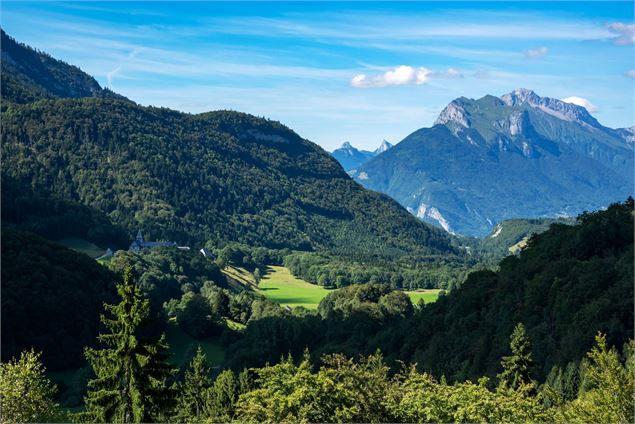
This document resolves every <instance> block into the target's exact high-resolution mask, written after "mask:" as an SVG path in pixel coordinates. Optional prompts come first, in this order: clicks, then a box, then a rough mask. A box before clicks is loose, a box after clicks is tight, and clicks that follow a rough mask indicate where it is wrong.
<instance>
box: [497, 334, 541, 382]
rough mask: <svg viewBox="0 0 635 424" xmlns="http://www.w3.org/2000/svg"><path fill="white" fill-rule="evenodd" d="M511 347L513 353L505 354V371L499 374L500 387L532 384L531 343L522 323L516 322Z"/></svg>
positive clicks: (502, 362) (503, 362) (503, 361)
mask: <svg viewBox="0 0 635 424" xmlns="http://www.w3.org/2000/svg"><path fill="white" fill-rule="evenodd" d="M510 347H511V350H512V354H511V355H510V356H504V357H503V359H502V360H501V365H502V366H503V372H502V373H500V374H499V375H498V381H499V387H501V388H503V389H512V390H518V389H520V388H523V387H529V386H531V385H532V381H531V376H530V375H529V369H530V368H531V366H532V364H533V361H532V359H531V344H530V342H529V338H528V337H527V334H526V333H525V326H524V325H523V324H522V323H518V324H516V327H515V328H514V331H513V332H512V335H511V338H510Z"/></svg>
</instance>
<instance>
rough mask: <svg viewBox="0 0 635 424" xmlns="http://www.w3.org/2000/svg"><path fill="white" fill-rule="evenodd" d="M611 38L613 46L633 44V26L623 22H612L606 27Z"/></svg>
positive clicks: (634, 26) (634, 35)
mask: <svg viewBox="0 0 635 424" xmlns="http://www.w3.org/2000/svg"><path fill="white" fill-rule="evenodd" d="M607 28H608V29H609V31H611V33H612V34H613V36H612V37H611V39H612V40H613V42H614V43H615V44H620V45H625V44H635V24H626V23H624V22H613V23H610V24H608V25H607Z"/></svg>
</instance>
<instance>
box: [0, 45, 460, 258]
mask: <svg viewBox="0 0 635 424" xmlns="http://www.w3.org/2000/svg"><path fill="white" fill-rule="evenodd" d="M2 90H3V104H2V123H1V126H2V152H3V167H2V177H3V178H2V185H3V187H2V192H3V194H4V193H9V192H12V193H22V194H21V196H26V195H27V194H28V196H32V197H37V199H40V200H38V201H37V202H35V203H34V202H33V201H32V200H31V199H23V200H22V201H11V202H7V203H6V204H5V205H6V206H7V207H13V206H14V207H15V208H14V209H15V210H5V209H6V208H3V211H2V212H3V218H4V217H11V220H12V222H18V223H24V222H28V227H29V228H37V226H38V224H39V223H40V222H41V219H40V218H42V217H39V216H36V214H33V213H30V212H29V211H28V210H25V206H26V205H29V204H31V205H33V204H38V205H40V206H41V204H42V202H49V203H54V205H50V206H47V207H46V208H45V209H46V210H48V211H60V208H59V207H58V206H55V205H59V204H69V203H68V202H71V203H70V204H75V205H81V206H83V207H87V208H89V210H88V211H86V213H85V215H86V216H87V219H86V220H84V222H86V223H89V222H100V227H101V228H102V229H103V231H102V230H100V234H102V235H107V234H113V235H116V234H119V233H118V230H116V228H120V229H123V230H124V231H126V232H127V233H128V234H130V235H131V236H132V235H133V234H135V233H136V232H137V230H138V229H141V230H143V233H144V234H145V235H146V237H148V238H149V239H151V240H175V241H178V242H179V243H190V244H193V245H202V244H203V243H208V242H209V243H212V244H214V245H217V244H219V243H226V242H229V241H237V242H242V243H246V244H249V245H252V246H265V247H271V248H280V249H282V248H289V249H298V250H329V251H332V252H341V253H342V254H356V255H363V254H369V255H388V256H393V255H401V254H405V253H408V254H411V253H416V252H419V253H423V254H427V253H434V254H438V253H452V252H455V249H454V247H452V246H451V244H452V241H451V239H450V238H449V237H448V235H447V234H444V233H443V231H441V230H438V229H436V228H433V227H431V226H429V225H427V224H425V223H423V222H421V221H419V220H417V219H416V218H414V217H413V216H412V215H410V214H409V213H408V212H407V211H406V210H405V209H404V208H403V207H401V206H400V205H399V204H398V203H397V202H395V201H394V200H392V199H390V198H389V197H388V196H385V195H383V194H380V193H375V192H372V191H369V190H366V189H364V188H363V187H362V186H360V185H359V184H357V183H355V182H354V181H353V180H352V179H351V178H350V177H349V176H348V175H347V174H346V172H344V170H342V168H341V166H340V165H339V164H338V163H337V161H336V160H335V159H333V157H331V156H330V155H329V154H328V153H327V152H325V151H324V150H322V148H320V147H319V146H318V145H316V144H314V143H312V142H310V141H308V140H305V139H303V138H302V137H300V136H299V135H298V134H296V133H295V132H293V131H292V130H290V129H289V128H287V127H285V126H284V125H282V124H280V123H278V122H274V121H270V120H266V119H262V118H257V117H255V116H252V115H248V114H244V113H238V112H231V111H216V112H209V113H202V114H198V115H192V114H187V113H181V112H177V111H174V110H170V109H166V108H155V107H143V106H140V105H137V104H135V103H134V102H132V101H130V100H128V99H126V98H124V97H122V96H119V95H117V94H115V93H112V92H110V91H108V90H105V89H102V88H101V87H100V86H99V84H98V83H97V82H96V81H95V80H94V78H92V77H90V76H89V75H87V74H85V73H84V72H82V71H81V70H80V69H79V68H77V67H75V66H71V65H69V64H66V63H64V62H61V61H58V60H56V59H54V58H52V57H51V56H49V55H47V54H45V53H42V52H39V51H36V50H33V49H32V48H30V47H28V46H26V45H24V44H20V43H17V42H15V41H14V40H13V39H11V38H10V37H9V36H7V35H6V34H5V33H2ZM14 200H15V199H14ZM60 202H62V203H60ZM5 205H3V206H5ZM20 206H21V207H20ZM77 210H84V209H81V208H79V207H78V208H77ZM93 211H94V213H93ZM25 215H28V217H25ZM52 218H53V217H50V216H49V217H46V219H47V222H48V223H50V222H68V219H66V218H67V217H64V218H60V220H57V221H56V220H55V219H52ZM105 219H106V220H110V221H111V222H112V223H113V224H114V225H115V227H112V228H111V227H109V226H108V225H107V223H104V222H103V221H104V220H105ZM46 226H47V227H50V225H48V224H47V225H46ZM58 232H59V231H58ZM85 233H86V234H90V231H88V230H87V231H85ZM60 235H61V234H57V236H60ZM117 237H118V236H117Z"/></svg>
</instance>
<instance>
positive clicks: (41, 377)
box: [0, 350, 63, 424]
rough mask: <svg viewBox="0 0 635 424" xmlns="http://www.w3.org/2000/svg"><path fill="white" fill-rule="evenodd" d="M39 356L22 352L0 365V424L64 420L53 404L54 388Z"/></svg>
mask: <svg viewBox="0 0 635 424" xmlns="http://www.w3.org/2000/svg"><path fill="white" fill-rule="evenodd" d="M40 359H41V354H40V353H36V352H35V351H33V350H31V351H24V352H22V353H21V354H20V358H19V359H15V358H14V359H12V360H10V361H9V362H6V363H2V364H0V423H3V424H4V423H34V422H36V423H41V422H53V421H56V420H59V419H63V417H62V413H61V411H60V410H59V408H58V406H57V404H56V403H55V402H54V401H53V395H54V394H55V392H56V388H55V386H53V385H51V382H50V381H49V379H48V378H47V377H46V375H45V368H44V365H42V362H41V360H40Z"/></svg>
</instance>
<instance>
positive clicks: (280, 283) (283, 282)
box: [258, 266, 331, 309]
mask: <svg viewBox="0 0 635 424" xmlns="http://www.w3.org/2000/svg"><path fill="white" fill-rule="evenodd" d="M258 290H259V291H260V293H262V294H263V295H264V296H266V297H267V298H269V299H271V300H273V301H274V302H277V303H280V304H281V305H283V306H290V307H295V306H304V307H305V308H308V309H316V308H317V306H318V303H320V300H322V299H323V298H324V297H325V296H326V295H327V294H329V292H331V290H328V289H325V288H324V287H321V286H318V285H315V284H311V283H307V282H306V281H304V280H301V279H299V278H296V277H294V276H293V275H291V273H290V272H289V270H288V269H287V268H285V267H281V266H270V267H267V274H266V275H265V276H264V277H263V278H262V280H260V284H259V285H258Z"/></svg>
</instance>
